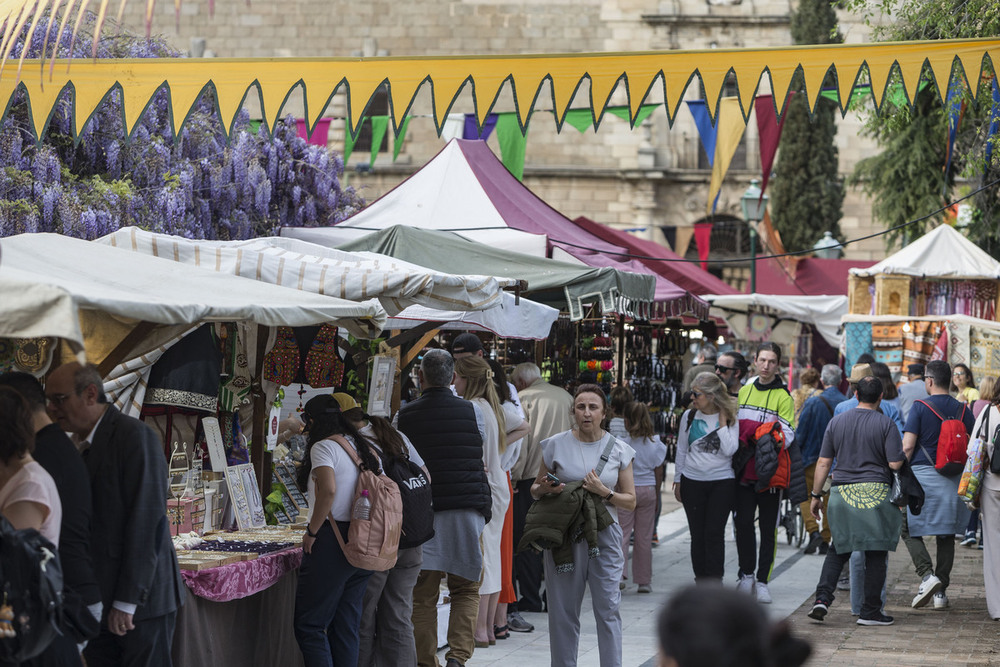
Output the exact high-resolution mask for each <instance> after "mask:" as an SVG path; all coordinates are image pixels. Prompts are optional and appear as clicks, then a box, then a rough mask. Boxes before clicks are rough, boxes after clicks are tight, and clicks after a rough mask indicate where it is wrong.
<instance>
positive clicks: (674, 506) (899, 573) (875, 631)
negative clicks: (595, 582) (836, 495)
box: [438, 476, 1000, 667]
mask: <svg viewBox="0 0 1000 667" xmlns="http://www.w3.org/2000/svg"><path fill="white" fill-rule="evenodd" d="M668 479H670V476H668ZM730 528H731V526H730ZM658 531H659V535H660V539H661V544H660V546H659V547H658V548H657V549H655V550H654V551H653V591H654V592H653V594H651V595H639V594H637V592H636V588H635V586H634V585H630V586H628V588H627V589H626V590H625V592H624V594H623V597H622V606H621V610H622V622H623V629H624V642H623V650H622V658H623V665H624V666H625V667H655V665H656V657H655V656H656V630H655V622H656V615H657V613H658V612H659V609H660V607H661V606H662V604H663V602H664V601H665V600H666V599H667V597H668V596H669V595H670V594H671V593H672V592H673V591H676V590H678V589H679V588H681V587H683V586H686V585H688V584H691V583H692V582H693V575H692V572H691V563H690V557H689V549H690V536H689V534H688V532H687V520H686V518H685V516H684V511H683V509H681V507H680V505H679V504H678V503H676V502H675V501H674V499H673V496H672V495H670V494H668V493H665V494H664V506H663V514H662V515H661V517H660V520H659V523H658ZM955 549H956V554H955V568H954V571H953V572H952V581H951V585H950V587H949V588H948V596H949V598H950V600H951V608H950V609H948V610H946V611H934V610H933V609H931V607H930V605H929V606H928V607H925V608H924V609H912V608H911V607H910V601H911V600H912V599H913V596H914V595H915V594H916V588H917V576H916V574H915V573H914V572H913V566H912V564H911V562H910V557H909V553H908V552H907V551H906V548H905V547H904V546H903V544H902V542H900V545H899V548H898V550H897V551H896V552H894V553H891V554H890V555H889V571H888V581H889V594H888V603H887V605H886V613H888V614H890V615H891V616H894V617H895V619H896V623H895V624H894V625H892V626H888V627H863V626H859V625H857V624H856V622H855V621H856V620H857V619H856V618H855V617H853V616H851V613H850V600H849V596H848V594H847V593H846V591H838V593H840V595H838V597H837V599H836V601H835V602H834V604H833V606H832V607H831V608H830V613H829V615H828V616H827V617H826V621H825V622H823V623H822V624H819V623H816V622H814V621H813V620H812V619H810V618H808V617H807V616H806V614H807V613H808V611H809V609H810V608H811V607H812V603H813V599H814V593H815V587H816V582H817V581H818V580H819V573H820V569H821V568H822V564H823V557H822V556H818V555H814V556H805V555H804V554H802V552H801V550H799V549H796V548H795V547H794V546H789V545H788V543H787V541H786V539H785V533H784V531H783V530H780V529H779V532H778V554H777V558H776V561H775V566H774V571H773V574H772V579H771V585H770V589H771V594H772V596H773V597H774V604H772V605H768V606H767V607H766V608H767V611H768V614H769V615H770V616H771V617H772V618H775V619H782V618H787V619H788V621H789V623H791V624H792V627H793V630H794V632H796V633H797V634H799V635H800V636H804V637H806V638H807V639H809V641H810V642H811V643H812V646H813V651H814V653H813V656H812V657H811V659H810V660H809V662H808V663H807V664H808V665H810V667H812V666H819V665H859V666H863V667H880V666H882V665H890V666H891V667H911V666H916V665H949V666H950V665H977V666H978V665H991V664H997V665H1000V623H998V622H995V621H992V620H991V619H990V618H989V615H988V614H987V612H986V600H985V598H984V597H983V595H984V594H983V572H982V552H981V551H979V550H978V549H968V548H965V547H960V546H956V547H955ZM933 553H934V550H933V548H932V549H931V554H932V556H933ZM735 572H736V545H735V544H734V543H733V541H732V532H731V530H728V529H727V543H726V581H725V584H726V585H728V586H732V585H735V581H734V578H735ZM524 617H525V618H526V619H527V620H528V621H529V622H531V623H533V624H534V625H535V631H534V632H532V633H527V634H517V633H512V634H511V638H510V639H507V640H504V641H499V642H497V644H496V646H492V647H490V648H488V649H477V650H476V651H475V654H474V655H473V657H472V659H471V660H470V661H469V662H468V667H489V666H492V665H496V666H501V665H502V666H503V667H510V665H512V664H517V665H521V666H523V667H536V666H539V667H540V666H543V665H548V664H549V642H548V633H547V620H548V619H547V616H546V615H545V614H524ZM581 619H582V623H581V637H580V650H579V659H578V665H579V666H580V667H599V666H600V660H599V657H598V654H597V636H596V633H595V631H594V621H593V616H592V612H591V603H590V596H589V594H588V595H587V596H586V597H585V599H584V602H583V609H582V612H581ZM444 654H445V651H444V650H442V651H440V652H439V653H438V658H439V660H440V663H441V664H442V665H443V664H444V662H445V658H444Z"/></svg>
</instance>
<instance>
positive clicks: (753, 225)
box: [740, 178, 767, 294]
mask: <svg viewBox="0 0 1000 667" xmlns="http://www.w3.org/2000/svg"><path fill="white" fill-rule="evenodd" d="M740 208H742V209H743V219H744V220H746V221H747V225H748V226H749V227H750V293H751V294H756V293H757V223H758V222H760V221H761V220H763V219H764V211H765V209H767V195H764V196H761V191H760V181H758V180H757V179H756V178H754V179H752V180H751V181H750V187H748V188H747V191H746V192H744V193H743V196H742V197H740Z"/></svg>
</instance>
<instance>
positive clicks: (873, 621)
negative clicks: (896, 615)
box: [858, 612, 893, 625]
mask: <svg viewBox="0 0 1000 667" xmlns="http://www.w3.org/2000/svg"><path fill="white" fill-rule="evenodd" d="M892 623H893V620H892V616H886V615H885V614H883V613H882V612H879V613H878V614H877V615H875V616H872V617H871V618H859V619H858V625H892Z"/></svg>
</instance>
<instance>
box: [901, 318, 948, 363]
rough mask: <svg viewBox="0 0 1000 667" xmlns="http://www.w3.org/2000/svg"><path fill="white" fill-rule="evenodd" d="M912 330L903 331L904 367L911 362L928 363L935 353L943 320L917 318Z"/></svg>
mask: <svg viewBox="0 0 1000 667" xmlns="http://www.w3.org/2000/svg"><path fill="white" fill-rule="evenodd" d="M909 325H910V330H909V331H904V332H903V367H904V368H905V367H906V366H908V365H909V364H926V363H927V362H928V361H930V360H931V357H932V355H933V354H934V344H935V343H937V340H938V338H940V337H941V330H942V329H943V328H944V325H943V324H942V323H941V322H925V321H923V320H915V321H913V322H910V323H909Z"/></svg>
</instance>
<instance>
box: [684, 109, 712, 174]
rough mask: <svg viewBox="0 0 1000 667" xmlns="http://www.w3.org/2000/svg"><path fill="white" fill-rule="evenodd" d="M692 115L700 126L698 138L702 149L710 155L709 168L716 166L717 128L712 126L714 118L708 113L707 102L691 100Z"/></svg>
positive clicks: (695, 122)
mask: <svg viewBox="0 0 1000 667" xmlns="http://www.w3.org/2000/svg"><path fill="white" fill-rule="evenodd" d="M687 105H688V109H689V110H690V111H691V115H692V116H694V124H695V125H697V126H698V137H699V138H700V139H701V145H702V148H704V149H705V154H706V155H708V164H709V166H714V164H715V137H716V130H715V126H714V125H712V117H711V116H710V115H709V113H708V106H706V104H705V100H691V101H689V102H688V103H687Z"/></svg>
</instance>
